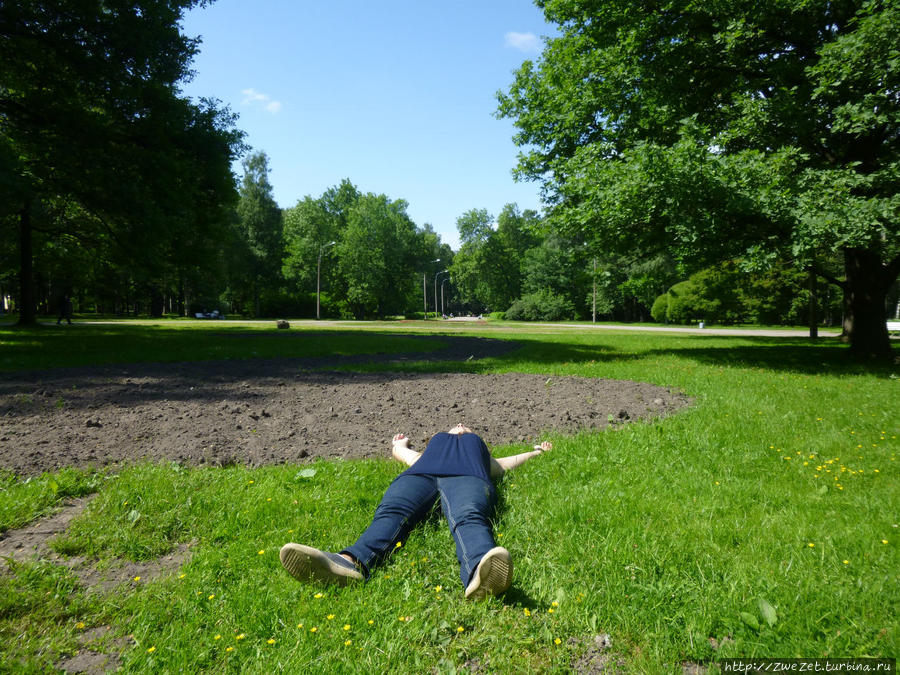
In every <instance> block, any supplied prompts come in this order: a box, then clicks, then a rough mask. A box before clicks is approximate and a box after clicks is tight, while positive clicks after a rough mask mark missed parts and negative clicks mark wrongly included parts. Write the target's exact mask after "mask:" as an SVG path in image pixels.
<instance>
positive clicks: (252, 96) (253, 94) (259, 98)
mask: <svg viewBox="0 0 900 675" xmlns="http://www.w3.org/2000/svg"><path fill="white" fill-rule="evenodd" d="M241 93H242V94H243V95H244V101H243V104H244V105H261V106H262V107H263V109H264V110H267V111H268V112H270V113H272V114H273V115H276V114H278V113H279V112H281V108H282V107H283V106H282V104H281V101H273V100H272V97H271V96H269V95H268V94H262V93H260V92H258V91H256V89H252V88H251V89H244V90H242V91H241Z"/></svg>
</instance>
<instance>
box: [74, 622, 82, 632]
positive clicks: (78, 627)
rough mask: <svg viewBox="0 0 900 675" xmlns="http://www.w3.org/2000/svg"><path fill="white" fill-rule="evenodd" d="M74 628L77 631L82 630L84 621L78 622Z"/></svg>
mask: <svg viewBox="0 0 900 675" xmlns="http://www.w3.org/2000/svg"><path fill="white" fill-rule="evenodd" d="M75 628H77V629H78V630H81V629H82V628H84V621H79V622H78V623H76V624H75Z"/></svg>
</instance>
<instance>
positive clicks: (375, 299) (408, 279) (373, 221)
mask: <svg viewBox="0 0 900 675" xmlns="http://www.w3.org/2000/svg"><path fill="white" fill-rule="evenodd" d="M335 248H336V249H337V251H336V255H337V257H338V268H339V270H340V273H341V275H342V276H343V277H344V282H345V283H346V285H347V295H346V298H347V302H348V303H349V305H350V306H351V307H352V308H353V312H354V314H355V315H356V316H357V317H358V318H362V317H364V316H371V315H373V314H374V315H377V316H379V317H383V316H386V315H388V314H395V313H400V312H403V311H405V310H406V309H407V308H408V307H410V306H415V303H414V300H413V298H417V297H418V295H417V290H418V286H417V284H416V277H417V275H416V271H417V270H418V269H420V268H421V264H422V260H421V258H420V257H419V256H420V255H421V252H422V247H421V244H420V236H419V232H418V231H417V228H416V225H415V223H413V221H412V220H411V219H410V217H409V216H408V215H407V213H406V202H405V201H404V200H402V199H398V200H396V201H392V200H391V199H389V198H388V197H387V196H385V195H375V194H373V193H368V194H365V195H362V196H361V197H360V198H359V199H358V200H357V202H356V204H355V205H354V206H353V207H352V208H351V209H350V210H349V213H348V217H347V228H346V230H345V231H344V234H343V237H342V239H341V241H339V242H338V244H337V246H336V247H335Z"/></svg>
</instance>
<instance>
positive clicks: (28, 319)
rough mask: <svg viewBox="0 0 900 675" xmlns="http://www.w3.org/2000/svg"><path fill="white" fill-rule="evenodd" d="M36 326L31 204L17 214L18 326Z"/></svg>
mask: <svg viewBox="0 0 900 675" xmlns="http://www.w3.org/2000/svg"><path fill="white" fill-rule="evenodd" d="M36 324H37V312H36V310H35V306H34V256H33V255H32V250H31V204H30V203H26V204H25V205H24V206H23V207H22V211H21V212H20V214H19V325H20V326H34V325H36Z"/></svg>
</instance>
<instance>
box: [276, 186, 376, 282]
mask: <svg viewBox="0 0 900 675" xmlns="http://www.w3.org/2000/svg"><path fill="white" fill-rule="evenodd" d="M359 198H360V193H359V190H358V189H357V188H356V186H354V185H353V183H351V182H350V180H349V179H346V178H345V179H344V180H343V181H341V183H340V185H336V186H333V187H330V188H328V189H327V190H326V191H325V192H324V193H323V194H322V196H321V197H318V198H315V199H314V198H313V197H311V196H309V195H307V196H306V197H304V198H303V199H302V200H300V201H298V202H297V205H296V206H294V207H293V208H291V209H288V210H287V211H286V212H285V214H284V239H285V259H284V275H285V277H287V278H288V279H291V280H292V281H294V282H295V283H296V284H298V285H299V286H301V287H306V288H310V289H312V290H315V280H316V270H317V264H316V263H317V261H318V256H319V252H320V251H322V250H323V247H325V246H327V245H328V244H330V243H331V242H333V241H337V240H339V239H340V238H341V237H342V236H343V232H344V230H345V229H346V228H347V218H348V217H349V214H350V209H352V208H353V207H354V206H355V205H356V203H357V201H359ZM325 269H326V270H327V271H326V274H325V279H327V280H331V279H333V277H334V276H335V273H334V272H333V270H334V269H335V268H334V267H333V266H329V267H326V268H325Z"/></svg>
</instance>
